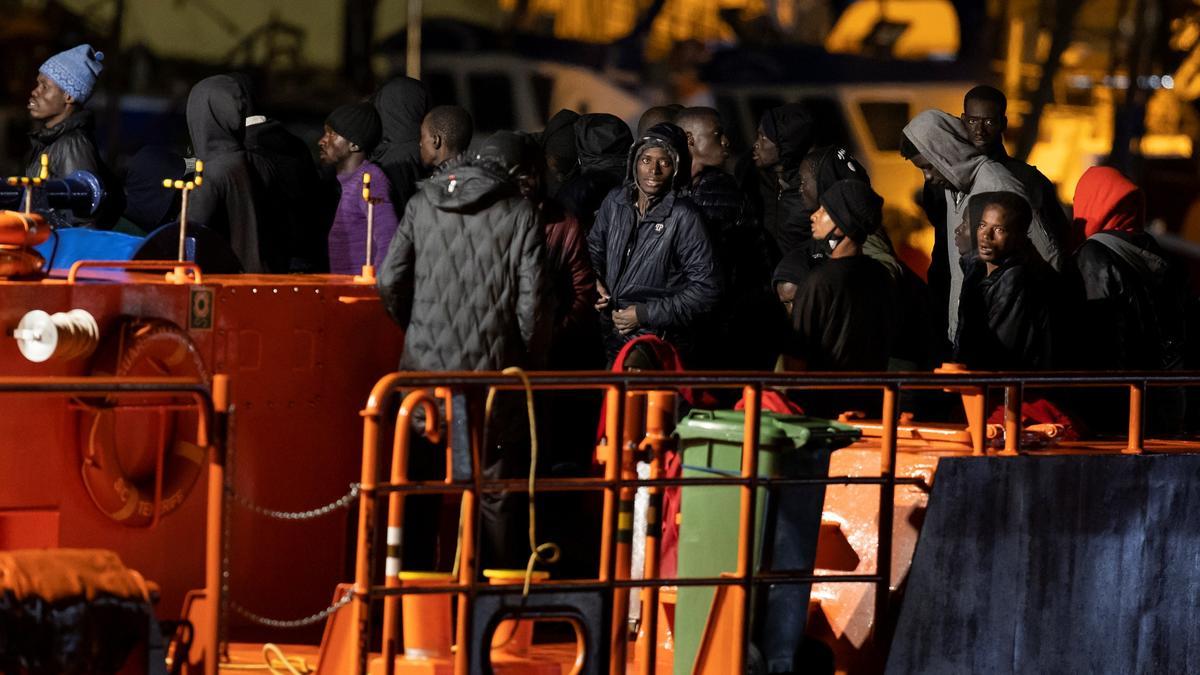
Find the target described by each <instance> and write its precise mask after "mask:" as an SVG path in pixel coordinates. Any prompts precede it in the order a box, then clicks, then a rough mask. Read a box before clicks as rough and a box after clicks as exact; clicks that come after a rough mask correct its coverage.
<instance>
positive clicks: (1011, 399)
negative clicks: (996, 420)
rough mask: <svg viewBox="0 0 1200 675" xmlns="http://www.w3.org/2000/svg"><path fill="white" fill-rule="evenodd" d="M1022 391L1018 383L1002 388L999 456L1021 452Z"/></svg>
mask: <svg viewBox="0 0 1200 675" xmlns="http://www.w3.org/2000/svg"><path fill="white" fill-rule="evenodd" d="M1022 389H1023V387H1022V386H1021V384H1020V383H1017V384H1011V385H1008V386H1006V387H1004V450H1003V451H1002V452H1001V453H1000V454H1001V455H1016V454H1019V453H1020V452H1021V400H1022V398H1023V396H1022Z"/></svg>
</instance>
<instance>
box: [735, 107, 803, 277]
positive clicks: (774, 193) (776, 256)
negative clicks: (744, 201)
mask: <svg viewBox="0 0 1200 675" xmlns="http://www.w3.org/2000/svg"><path fill="white" fill-rule="evenodd" d="M814 127H815V124H814V122H813V118H812V116H811V115H810V114H809V113H808V111H807V110H806V109H805V108H804V106H802V105H800V104H798V103H789V104H787V105H782V106H779V107H777V108H772V109H770V110H768V111H767V112H766V113H765V114H764V115H763V117H762V120H761V121H760V122H759V125H758V138H757V140H755V141H754V148H753V152H752V153H751V157H752V158H753V160H754V166H755V169H756V170H754V171H750V172H749V177H746V178H743V184H742V186H743V189H744V190H745V191H746V194H747V197H748V199H749V206H750V209H751V212H752V213H754V214H755V216H757V220H758V221H759V223H761V225H762V228H763V229H764V230H765V231H766V235H767V241H768V244H769V245H770V247H771V249H772V251H771V253H772V256H771V263H772V265H774V264H776V263H778V262H779V260H780V258H782V257H783V256H784V255H786V254H787V253H788V252H790V251H792V250H795V249H796V248H797V247H799V246H800V245H801V244H803V243H804V242H805V241H807V240H808V239H810V238H812V228H811V226H810V225H809V222H808V214H807V213H806V212H805V211H804V209H803V206H802V204H801V202H800V176H799V173H800V162H801V161H802V160H803V159H804V156H805V155H806V154H808V150H809V148H810V147H811V146H812V144H813V136H814V135H815V128H814Z"/></svg>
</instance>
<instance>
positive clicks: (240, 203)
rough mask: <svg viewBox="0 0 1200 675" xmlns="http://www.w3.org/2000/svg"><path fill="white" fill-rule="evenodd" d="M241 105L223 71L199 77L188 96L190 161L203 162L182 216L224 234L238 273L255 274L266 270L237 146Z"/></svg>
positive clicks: (254, 197) (249, 178)
mask: <svg viewBox="0 0 1200 675" xmlns="http://www.w3.org/2000/svg"><path fill="white" fill-rule="evenodd" d="M247 108H248V105H247V101H246V92H245V90H244V89H243V88H242V86H241V85H240V84H238V82H237V80H235V79H234V78H233V77H231V76H229V75H214V76H212V77H208V78H205V79H203V80H200V81H199V82H197V83H196V86H194V87H192V91H191V93H190V94H188V101H187V123H188V132H189V133H190V134H191V137H192V149H193V150H194V151H195V153H196V159H200V160H203V161H204V184H203V185H202V186H201V187H199V188H198V189H197V190H196V191H195V192H193V193H192V195H191V198H190V201H189V206H188V220H189V221H194V222H197V223H200V224H202V225H206V226H207V227H208V228H209V229H210V230H213V231H214V232H216V233H217V234H219V235H221V236H222V237H224V238H225V239H226V240H227V241H228V242H229V244H230V246H231V247H232V248H233V252H234V253H235V254H236V255H237V257H238V260H240V261H241V263H242V269H243V271H246V272H251V273H260V272H266V271H267V269H266V266H265V265H264V264H263V258H264V256H263V251H261V244H260V235H259V216H258V211H257V210H256V204H257V203H258V201H259V195H258V189H257V188H256V186H255V185H256V181H255V179H254V172H253V169H252V168H251V167H250V160H249V158H248V157H247V156H246V149H245V146H244V145H243V143H244V139H245V136H246V110H247ZM267 255H268V258H269V257H272V256H273V253H271V252H267Z"/></svg>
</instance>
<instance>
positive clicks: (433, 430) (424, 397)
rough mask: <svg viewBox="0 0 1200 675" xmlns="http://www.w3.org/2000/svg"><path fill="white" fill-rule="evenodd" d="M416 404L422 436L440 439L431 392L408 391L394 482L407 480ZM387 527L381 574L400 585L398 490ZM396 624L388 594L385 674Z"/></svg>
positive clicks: (400, 416) (396, 607)
mask: <svg viewBox="0 0 1200 675" xmlns="http://www.w3.org/2000/svg"><path fill="white" fill-rule="evenodd" d="M418 406H420V407H421V408H422V409H423V410H424V412H425V437H426V438H428V439H429V440H430V442H432V443H437V442H438V441H439V437H438V410H437V401H436V400H435V399H434V398H433V392H432V391H429V390H426V389H421V390H417V391H414V392H411V393H409V394H408V395H407V396H405V397H404V401H403V402H402V403H401V404H400V410H399V411H398V412H397V413H396V427H395V428H396V431H395V436H394V438H393V442H392V465H391V466H392V468H391V477H390V479H389V482H391V483H392V484H393V485H398V484H400V483H404V482H406V481H407V480H408V446H409V436H410V435H411V434H412V424H411V423H410V418H411V416H412V413H413V412H414V411H415V410H416V408H417V407H418ZM446 471H447V475H448V476H449V475H450V474H449V471H450V468H449V465H447V469H446ZM387 528H388V529H387V548H388V550H387V563H386V569H387V571H386V572H385V574H384V584H385V586H386V587H387V588H399V586H400V577H399V573H400V557H399V549H400V546H401V545H402V541H401V539H402V536H403V534H402V533H403V528H404V495H402V494H400V493H399V492H393V493H391V494H390V495H388V514H387ZM414 619H416V617H414ZM399 628H400V598H399V597H397V596H388V597H386V598H384V601H383V663H384V672H385V673H387V675H392V672H393V671H392V668H393V663H394V661H395V657H396V654H397V653H398V647H397V640H398V639H399V637H400V635H399V632H400V631H399Z"/></svg>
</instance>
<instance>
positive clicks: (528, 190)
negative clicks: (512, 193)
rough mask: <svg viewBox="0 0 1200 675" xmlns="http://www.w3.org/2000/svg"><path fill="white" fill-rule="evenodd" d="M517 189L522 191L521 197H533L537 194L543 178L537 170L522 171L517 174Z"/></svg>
mask: <svg viewBox="0 0 1200 675" xmlns="http://www.w3.org/2000/svg"><path fill="white" fill-rule="evenodd" d="M515 179H516V182H517V190H518V191H519V192H520V193H521V197H523V198H525V199H533V198H534V197H536V196H537V193H538V187H539V186H540V185H541V182H542V181H541V178H540V177H539V176H538V175H537V172H536V171H522V172H521V173H518V174H517V175H516V178H515Z"/></svg>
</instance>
